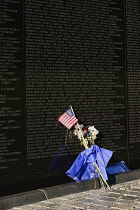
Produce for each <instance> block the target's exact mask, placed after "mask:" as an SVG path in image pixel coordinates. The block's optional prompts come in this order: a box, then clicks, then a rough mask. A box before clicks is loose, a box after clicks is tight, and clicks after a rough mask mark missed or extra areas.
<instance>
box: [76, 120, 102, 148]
mask: <svg viewBox="0 0 140 210" xmlns="http://www.w3.org/2000/svg"><path fill="white" fill-rule="evenodd" d="M73 133H74V135H76V136H77V137H78V139H79V140H80V142H81V145H84V147H85V149H88V148H89V147H91V146H93V145H94V144H95V139H96V138H97V134H98V133H99V131H98V130H97V129H96V128H95V127H94V126H87V127H84V125H83V124H81V125H79V123H77V124H76V125H75V130H74V132H73Z"/></svg>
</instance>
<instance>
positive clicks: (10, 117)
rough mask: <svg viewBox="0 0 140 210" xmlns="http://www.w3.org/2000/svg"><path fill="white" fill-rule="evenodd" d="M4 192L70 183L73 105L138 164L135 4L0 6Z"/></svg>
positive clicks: (110, 145) (0, 172)
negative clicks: (68, 118)
mask: <svg viewBox="0 0 140 210" xmlns="http://www.w3.org/2000/svg"><path fill="white" fill-rule="evenodd" d="M0 9H1V11H0V29H1V30H0V31H1V33H0V63H1V65H0V81H1V82H0V131H1V132H0V189H1V190H0V195H5V194H10V193H15V192H20V191H23V190H27V189H35V188H37V187H47V186H51V185H56V184H59V183H63V182H67V181H71V180H69V179H67V178H66V177H65V175H64V174H65V172H66V170H67V169H69V167H70V166H71V164H72V162H73V161H74V159H75V158H76V156H77V155H78V154H79V153H80V152H81V151H82V150H83V147H81V146H80V143H79V141H78V140H77V141H70V140H69V139H67V140H66V138H65V136H66V128H65V127H64V126H63V125H61V124H60V123H59V122H57V118H58V117H59V116H60V115H61V114H62V113H63V112H64V111H65V110H66V109H67V108H68V106H69V105H72V106H73V109H74V111H75V113H76V116H77V117H78V119H79V121H80V122H82V123H84V124H85V125H93V124H94V126H95V127H96V128H97V129H98V130H99V131H100V135H99V138H98V139H97V144H98V145H99V146H101V147H103V148H106V149H109V150H112V151H113V152H114V155H113V161H121V160H124V161H125V162H126V163H127V164H128V165H129V166H130V168H138V167H139V166H140V165H139V163H140V161H139V160H140V152H139V151H140V145H139V142H140V131H139V128H140V126H139V122H140V106H139V105H140V97H139V95H140V84H139V82H140V69H139V68H140V59H139V57H140V48H139V39H140V38H139V37H140V22H139V18H140V12H139V11H140V4H139V0H133V1H130V0H100V1H99V0H90V1H89V0H86V1H85V0H57V1H56V0H48V1H46V0H0Z"/></svg>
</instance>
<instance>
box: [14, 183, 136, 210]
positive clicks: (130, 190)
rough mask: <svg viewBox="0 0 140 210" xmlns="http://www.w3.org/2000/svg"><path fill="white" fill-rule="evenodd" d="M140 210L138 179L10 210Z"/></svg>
mask: <svg viewBox="0 0 140 210" xmlns="http://www.w3.org/2000/svg"><path fill="white" fill-rule="evenodd" d="M44 209H46V210H48V209H50V210H74V209H75V210H83V209H87V210H91V209H92V210H93V209H95V210H98V209H99V210H104V209H108V210H119V209H121V210H125V209H127V210H130V209H136V210H138V209H139V210H140V179H139V180H134V181H130V182H125V183H122V184H117V185H113V186H112V187H111V189H99V190H89V191H84V192H81V193H75V194H71V195H66V196H62V197H57V198H53V199H48V200H44V201H41V202H38V203H34V204H29V205H25V206H20V207H14V208H12V210H44Z"/></svg>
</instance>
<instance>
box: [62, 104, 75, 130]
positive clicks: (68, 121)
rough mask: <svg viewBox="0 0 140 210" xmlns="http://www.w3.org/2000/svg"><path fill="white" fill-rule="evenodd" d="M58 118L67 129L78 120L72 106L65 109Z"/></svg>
mask: <svg viewBox="0 0 140 210" xmlns="http://www.w3.org/2000/svg"><path fill="white" fill-rule="evenodd" d="M58 120H59V122H61V123H62V124H63V125H64V126H66V127H67V128H68V129H70V128H71V127H72V126H73V125H74V124H76V123H77V122H78V119H77V118H76V117H75V114H74V112H73V109H72V108H69V109H67V110H66V111H65V112H64V113H63V114H62V115H60V117H59V118H58Z"/></svg>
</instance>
